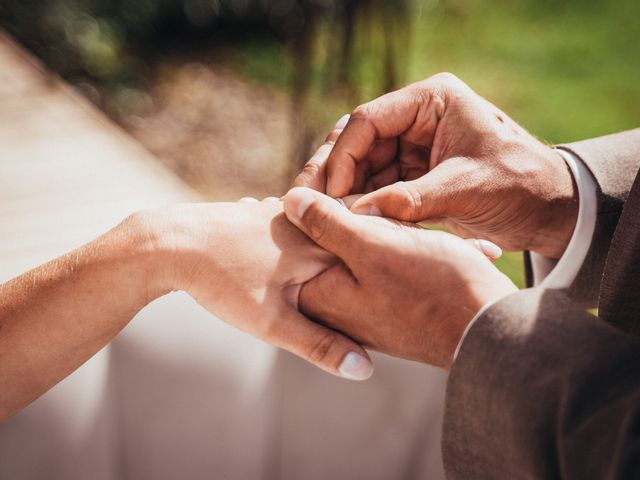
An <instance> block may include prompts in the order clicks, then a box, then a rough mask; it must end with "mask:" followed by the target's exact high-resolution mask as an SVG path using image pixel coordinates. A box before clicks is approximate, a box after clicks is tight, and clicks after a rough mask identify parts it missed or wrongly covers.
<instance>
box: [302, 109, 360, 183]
mask: <svg viewBox="0 0 640 480" xmlns="http://www.w3.org/2000/svg"><path fill="white" fill-rule="evenodd" d="M348 121H349V115H343V116H342V117H341V118H340V120H338V121H337V122H336V124H335V126H334V127H333V130H331V132H329V135H327V138H325V140H324V143H323V144H322V145H321V146H320V147H319V148H318V150H316V152H315V153H314V154H313V156H312V157H311V158H310V159H309V160H308V161H307V163H306V164H305V166H304V167H303V169H302V172H300V173H299V174H298V176H297V177H296V178H295V179H294V181H293V184H292V186H293V187H308V188H313V189H314V190H317V191H319V192H324V191H325V188H326V173H325V172H326V169H325V165H326V160H327V158H328V157H329V154H330V153H331V149H332V148H333V145H334V144H335V143H336V140H337V139H338V137H339V136H340V134H341V133H342V130H343V129H344V127H345V125H346V124H347V122H348Z"/></svg>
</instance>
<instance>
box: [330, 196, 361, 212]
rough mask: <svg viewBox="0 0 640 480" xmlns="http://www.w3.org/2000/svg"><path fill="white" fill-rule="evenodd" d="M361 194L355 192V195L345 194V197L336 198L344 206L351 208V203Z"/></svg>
mask: <svg viewBox="0 0 640 480" xmlns="http://www.w3.org/2000/svg"><path fill="white" fill-rule="evenodd" d="M361 196H362V194H361V193H357V194H355V195H347V196H346V197H342V198H339V199H336V200H341V201H342V203H343V204H344V206H345V207H346V208H351V205H353V204H354V203H355V201H356V200H358V199H359V198H360V197H361Z"/></svg>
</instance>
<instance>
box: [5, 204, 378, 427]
mask: <svg viewBox="0 0 640 480" xmlns="http://www.w3.org/2000/svg"><path fill="white" fill-rule="evenodd" d="M334 262H335V259H334V258H333V257H332V256H331V255H330V254H328V253H326V252H324V251H323V250H321V249H320V248H318V247H316V246H315V245H314V244H313V243H312V242H311V241H309V240H308V239H307V237H306V236H305V235H304V234H302V233H301V232H300V231H299V230H298V229H297V228H295V227H294V226H293V225H291V224H290V223H289V222H288V221H287V219H286V218H285V217H284V215H283V214H282V203H281V202H279V201H278V202H263V203H257V202H256V203H252V204H231V203H228V204H215V203H214V204H192V205H183V206H178V207H174V208H170V209H164V210H156V211H149V212H141V213H137V214H134V215H132V216H130V217H129V218H127V219H126V220H125V221H124V222H122V223H121V224H120V225H118V226H117V227H115V228H113V229H112V230H110V231H109V232H107V233H105V234H104V235H102V236H101V237H99V238H97V239H96V240H94V241H92V242H90V243H88V244H86V245H84V246H82V247H80V248H78V249H77V250H74V251H73V252H70V253H68V254H67V255H64V256H62V257H60V258H57V259H55V260H53V261H51V262H49V263H47V264H45V265H41V266H40V267H38V268H35V269H34V270H32V271H30V272H27V273H25V274H23V275H21V276H19V277H17V278H15V279H13V280H11V281H9V282H7V283H5V284H2V285H0V422H1V421H3V420H4V419H6V418H8V417H9V416H11V415H12V414H14V413H16V412H18V411H20V410H21V409H22V408H24V407H25V406H26V405H28V404H29V403H30V402H32V401H33V400H35V399H36V398H38V397H39V396H40V395H42V394H43V393H44V392H46V391H47V390H49V389H50V388H51V387H52V386H54V385H55V384H56V383H58V382H59V381H60V380H62V379H63V378H64V377H66V376H67V375H69V374H70V373H71V372H73V371H74V370H75V369H77V368H78V367H79V366H80V365H82V363H84V362H85V361H87V360H88V359H89V358H90V357H91V356H92V355H94V354H95V353H96V352H97V351H98V350H100V349H101V348H102V347H104V346H105V345H106V344H107V343H108V342H109V341H110V340H111V339H113V337H115V336H116V335H117V334H118V333H119V332H120V330H122V328H124V327H125V326H126V325H127V323H128V322H129V321H130V320H131V318H133V316H134V315H135V314H136V313H137V312H138V311H139V310H140V309H141V308H143V307H144V306H145V305H147V304H148V303H149V302H151V301H153V300H154V299H156V298H158V297H160V296H162V295H164V294H166V293H168V292H169V291H171V290H186V291H188V292H189V293H190V294H191V295H192V296H193V297H194V298H195V299H196V300H197V301H198V302H200V303H201V304H202V305H203V306H205V307H206V308H208V309H209V310H211V311H212V312H213V313H215V314H216V315H219V316H220V317H221V318H222V319H224V320H225V321H227V322H228V323H230V324H232V325H234V326H236V327H239V328H241V329H243V330H245V331H247V332H249V333H251V334H252V335H255V336H257V337H258V338H261V339H263V340H265V341H267V342H270V343H273V344H274V345H277V346H280V347H282V348H285V349H287V350H289V351H291V352H293V353H296V354H298V355H300V356H301V357H303V358H304V359H306V360H308V361H310V362H311V363H313V364H315V365H317V366H319V367H320V368H323V369H324V370H327V371H329V372H331V373H334V374H337V375H341V376H343V377H347V378H352V379H358V380H362V379H365V378H367V377H368V376H370V375H371V372H372V366H371V362H370V360H369V357H368V356H367V354H366V352H365V351H364V350H363V349H362V347H360V346H359V345H358V344H356V343H354V342H353V341H352V340H350V339H348V338H347V337H344V336H343V335H341V334H339V333H337V332H335V331H333V330H330V329H328V328H326V327H322V326H320V325H318V324H315V323H313V322H311V321H310V320H308V319H307V318H306V317H304V316H303V315H301V314H299V313H298V311H297V302H298V293H299V290H300V284H302V283H303V282H306V281H307V280H309V279H311V278H313V277H314V276H315V275H317V274H318V273H320V272H322V271H323V270H325V269H326V268H327V267H329V266H330V265H332V264H333V263H334Z"/></svg>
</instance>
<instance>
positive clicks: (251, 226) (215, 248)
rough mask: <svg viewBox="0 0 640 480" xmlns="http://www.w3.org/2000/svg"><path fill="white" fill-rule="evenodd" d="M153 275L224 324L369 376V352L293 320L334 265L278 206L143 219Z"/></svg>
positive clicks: (328, 366) (334, 368)
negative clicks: (302, 294) (306, 294)
mask: <svg viewBox="0 0 640 480" xmlns="http://www.w3.org/2000/svg"><path fill="white" fill-rule="evenodd" d="M143 216H144V221H145V222H147V223H148V224H149V225H151V227H150V230H151V231H152V233H151V236H152V237H153V238H155V239H157V241H156V245H157V247H156V249H155V251H156V252H157V254H156V256H157V258H158V259H159V263H162V264H164V265H165V267H164V272H163V273H161V274H159V275H158V278H159V279H164V280H162V281H163V282H164V283H163V287H164V288H165V289H167V290H185V291H187V292H188V293H189V294H191V295H192V296H193V297H194V298H195V299H196V301H198V303H200V304H201V305H202V306H204V307H205V308H207V309H208V310H210V311H211V312H213V313H214V314H216V315H217V316H219V317H220V318H221V319H222V320H224V321H225V322H227V323H229V324H231V325H233V326H235V327H238V328H240V329H242V330H244V331H246V332H248V333H250V334H251V335H254V336H256V337H258V338H260V339H262V340H264V341H266V342H269V343H271V344H273V345H276V346H278V347H281V348H284V349H286V350H289V351H290V352H292V353H295V354H296V355H299V356H300V357H302V358H304V359H305V360H307V361H309V362H311V363H313V364H314V365H316V366H318V367H320V368H322V369H324V370H326V371H328V372H330V373H333V374H335V375H340V376H342V377H345V378H350V379H355V380H364V379H365V378H368V377H369V376H370V375H371V373H372V365H371V362H370V360H369V357H368V356H367V353H366V351H365V350H364V349H363V348H362V347H361V346H360V345H358V344H356V343H355V342H354V341H352V340H351V339H349V338H347V337H345V336H343V335H341V334H339V333H337V332H335V331H333V330H330V329H328V328H326V327H323V326H320V325H318V324H317V323H314V322H312V321H310V320H308V319H307V318H306V317H304V316H303V315H301V314H300V313H299V312H298V293H299V291H300V287H301V285H302V284H303V283H304V282H306V281H308V280H310V279H311V278H313V277H314V276H316V275H318V274H319V273H321V272H322V271H324V270H326V269H327V268H328V267H330V266H331V265H333V264H335V263H336V261H337V260H336V258H335V257H334V256H333V255H331V254H329V253H327V252H326V251H324V250H322V249H321V248H319V247H318V246H317V245H315V244H314V243H313V242H311V241H310V240H309V239H308V238H307V237H306V236H305V235H304V234H303V233H302V232H300V231H299V230H298V229H297V228H296V227H295V226H293V225H292V224H291V223H290V222H289V221H288V220H287V219H286V218H285V216H284V213H283V211H282V202H281V201H278V200H271V201H263V202H257V201H254V202H245V203H214V204H205V203H203V204H189V205H184V206H178V207H174V208H172V209H170V210H160V211H157V212H147V213H145V214H143Z"/></svg>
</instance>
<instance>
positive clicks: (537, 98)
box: [0, 0, 640, 285]
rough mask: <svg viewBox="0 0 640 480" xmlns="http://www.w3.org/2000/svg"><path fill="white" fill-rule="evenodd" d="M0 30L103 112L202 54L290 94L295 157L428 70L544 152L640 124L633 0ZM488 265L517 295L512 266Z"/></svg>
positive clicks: (330, 7) (248, 8) (169, 17)
mask: <svg viewBox="0 0 640 480" xmlns="http://www.w3.org/2000/svg"><path fill="white" fill-rule="evenodd" d="M0 24H1V25H2V26H3V27H4V28H6V29H8V30H9V31H10V32H11V33H12V34H13V35H14V36H16V37H17V38H18V39H19V40H21V41H22V42H23V43H24V44H26V45H27V46H29V47H30V48H31V49H32V50H33V51H35V52H36V53H37V54H38V55H39V56H40V57H41V58H43V59H44V61H45V62H46V63H47V64H48V65H49V66H50V67H51V68H53V69H55V70H56V71H58V72H60V73H61V74H62V75H63V76H64V77H65V78H67V79H68V80H70V81H71V82H73V83H77V84H84V83H85V82H89V83H90V84H91V85H92V87H95V88H96V89H98V90H99V91H100V92H101V95H102V99H103V100H105V99H106V102H107V103H108V102H116V103H117V102H118V101H122V99H125V100H124V101H126V99H127V98H130V96H128V95H123V94H122V92H123V91H124V92H129V91H131V90H130V89H131V88H132V87H134V88H138V89H145V88H146V85H147V83H148V82H149V78H150V76H151V72H152V71H153V69H154V66H155V65H156V64H158V63H160V62H162V59H163V58H164V56H165V55H167V54H168V53H173V54H175V52H179V53H180V54H183V55H185V56H186V57H191V56H192V55H193V54H194V53H195V54H197V53H198V52H200V53H199V54H200V55H201V56H205V57H209V58H211V59H213V60H214V61H215V62H218V63H222V64H224V65H226V66H228V67H230V68H232V69H234V70H235V71H237V72H239V73H241V74H243V75H245V76H247V77H251V78H252V79H257V80H258V81H261V82H265V83H269V84H272V85H275V86H277V87H279V88H282V89H285V90H289V91H290V92H291V94H292V99H293V102H292V104H293V105H294V108H296V109H297V110H298V113H301V114H302V115H301V116H302V117H303V118H304V119H305V124H304V128H305V129H307V130H308V134H307V135H306V145H305V146H304V149H303V152H306V151H308V150H309V148H312V147H313V145H314V142H315V141H316V137H317V134H319V133H320V132H324V131H327V130H328V129H329V128H330V126H331V125H332V124H333V122H334V121H335V119H336V118H338V117H339V116H340V115H341V114H343V113H344V112H345V111H349V110H351V109H352V108H353V107H355V106H356V105H357V104H358V103H361V102H364V101H366V100H368V99H371V98H374V97H376V96H378V95H380V94H381V93H383V92H384V91H388V90H390V89H392V88H396V87H399V86H401V85H403V84H406V83H408V82H411V81H417V80H420V79H422V78H425V77H428V76H429V75H431V74H434V73H437V72H439V71H451V72H453V73H455V74H456V75H458V76H459V77H461V78H462V79H463V80H464V81H466V82H467V83H468V84H470V85H471V86H472V88H474V89H475V90H476V91H478V93H480V94H481V95H483V96H485V97H486V98H488V99H489V100H490V101H492V102H494V103H496V104H497V105H498V106H499V107H501V108H502V109H503V110H505V111H506V112H507V113H508V114H510V115H511V116H512V117H514V118H515V119H516V120H517V121H518V122H520V123H521V124H522V125H523V126H525V127H526V128H527V129H529V130H530V131H531V132H533V133H534V134H536V135H538V136H539V137H541V138H543V139H545V140H547V141H549V142H566V141H572V140H577V139H581V138H587V137H592V136H597V135H601V134H605V133H609V132H614V131H619V130H623V129H628V128H633V127H637V126H638V125H639V124H640V48H639V47H640V2H639V1H638V0H492V1H483V0H404V1H400V0H398V1H395V2H385V1H382V0H345V1H338V0H136V1H133V2H130V1H126V0H47V1H45V0H2V3H1V4H0ZM103 106H104V105H103ZM299 156H300V157H301V158H302V157H303V156H304V155H302V154H301V155H299ZM301 158H298V159H296V161H297V162H299V161H300V160H301ZM499 266H500V268H502V269H503V270H504V271H505V272H507V273H508V274H509V275H510V276H511V277H512V278H514V279H515V280H516V282H517V283H518V284H520V285H522V283H523V279H522V268H521V259H520V255H518V254H509V255H505V257H504V258H503V259H501V260H500V261H499Z"/></svg>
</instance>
